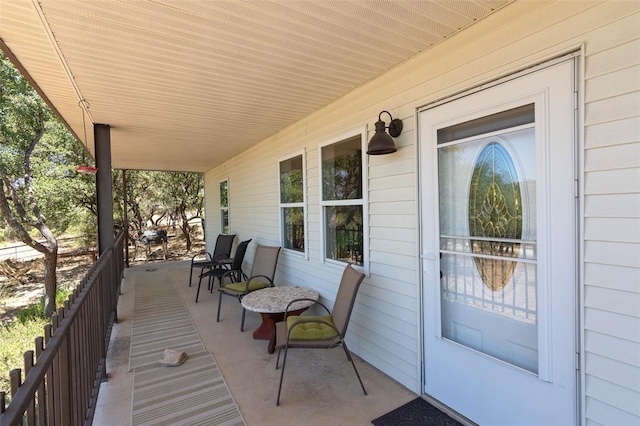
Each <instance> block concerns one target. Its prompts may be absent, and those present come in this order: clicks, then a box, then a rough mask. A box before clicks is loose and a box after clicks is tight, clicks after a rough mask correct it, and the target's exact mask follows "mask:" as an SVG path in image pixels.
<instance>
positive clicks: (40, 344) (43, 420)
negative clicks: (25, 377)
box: [36, 337, 47, 425]
mask: <svg viewBox="0 0 640 426" xmlns="http://www.w3.org/2000/svg"><path fill="white" fill-rule="evenodd" d="M43 350H44V338H43V337H36V362H37V361H38V360H39V359H40V355H42V351H43ZM44 383H45V382H44V380H43V381H42V382H41V383H40V385H39V386H38V391H37V400H38V405H37V407H38V424H39V425H46V424H47V396H46V392H45V386H44Z"/></svg>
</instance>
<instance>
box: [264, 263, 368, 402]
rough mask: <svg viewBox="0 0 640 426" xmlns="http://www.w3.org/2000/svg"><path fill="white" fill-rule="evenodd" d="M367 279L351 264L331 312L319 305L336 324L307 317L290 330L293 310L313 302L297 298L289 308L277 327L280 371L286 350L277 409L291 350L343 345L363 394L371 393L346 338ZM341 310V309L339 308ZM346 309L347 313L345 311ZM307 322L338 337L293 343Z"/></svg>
mask: <svg viewBox="0 0 640 426" xmlns="http://www.w3.org/2000/svg"><path fill="white" fill-rule="evenodd" d="M363 280H364V274H363V273H361V272H358V271H356V270H355V269H353V267H352V266H351V265H347V267H346V268H345V270H344V272H343V273H342V278H341V280H340V286H339V287H338V293H337V295H336V300H335V302H334V306H333V310H332V311H330V310H329V308H327V307H326V306H325V305H324V304H322V303H320V302H316V303H317V304H318V305H320V306H321V307H322V308H324V310H325V311H326V312H327V313H328V314H331V315H332V317H333V322H331V323H330V322H327V321H321V320H318V319H305V317H304V316H301V317H300V319H298V320H297V321H296V322H294V323H293V324H292V325H291V328H287V316H288V312H289V307H290V306H291V305H292V304H294V303H296V302H298V301H301V300H311V299H296V300H292V301H291V302H290V303H289V304H288V305H287V309H286V311H285V319H284V321H281V322H279V323H277V324H276V348H278V357H277V359H276V370H277V369H278V366H279V364H280V354H281V352H282V349H284V358H283V360H282V371H281V372H280V384H279V385H278V398H277V400H276V406H279V405H280V394H281V393H282V382H283V379H284V370H285V366H286V363H287V354H288V351H289V348H305V349H333V348H335V347H337V346H342V348H343V349H344V352H345V354H346V355H347V359H348V360H349V362H351V365H352V366H353V371H355V373H356V376H357V377H358V381H359V382H360V386H361V387H362V391H363V392H364V394H365V395H367V390H366V389H365V388H364V384H363V383H362V379H361V378H360V374H359V373H358V369H357V368H356V364H355V363H354V362H353V357H352V356H351V352H349V349H348V348H347V344H346V342H345V336H346V334H347V327H348V325H349V320H350V319H351V313H352V311H353V305H354V304H355V300H356V296H357V294H358V289H359V288H360V284H362V281H363ZM336 308H337V309H336ZM343 310H344V312H343ZM303 323H319V324H324V325H327V326H329V327H331V328H333V329H334V330H335V331H336V333H338V335H337V336H336V337H333V338H330V339H324V340H293V339H291V331H292V330H293V329H294V328H295V327H296V326H297V325H298V324H303Z"/></svg>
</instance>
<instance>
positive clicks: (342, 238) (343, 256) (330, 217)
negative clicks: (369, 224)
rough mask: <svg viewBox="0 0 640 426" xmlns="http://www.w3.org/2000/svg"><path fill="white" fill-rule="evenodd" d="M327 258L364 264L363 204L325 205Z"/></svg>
mask: <svg viewBox="0 0 640 426" xmlns="http://www.w3.org/2000/svg"><path fill="white" fill-rule="evenodd" d="M324 211H325V223H326V234H327V245H326V254H325V255H326V257H327V259H334V260H340V261H343V262H350V263H353V264H356V265H363V244H362V240H363V237H362V231H363V226H362V206H327V207H325V210H324Z"/></svg>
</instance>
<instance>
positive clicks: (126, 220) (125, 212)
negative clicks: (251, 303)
mask: <svg viewBox="0 0 640 426" xmlns="http://www.w3.org/2000/svg"><path fill="white" fill-rule="evenodd" d="M127 192H128V188H127V170H126V169H122V193H123V196H122V204H123V206H122V209H123V211H122V218H123V219H124V262H125V266H126V267H127V268H128V267H129V215H128V210H129V209H128V208H127V201H128V199H127Z"/></svg>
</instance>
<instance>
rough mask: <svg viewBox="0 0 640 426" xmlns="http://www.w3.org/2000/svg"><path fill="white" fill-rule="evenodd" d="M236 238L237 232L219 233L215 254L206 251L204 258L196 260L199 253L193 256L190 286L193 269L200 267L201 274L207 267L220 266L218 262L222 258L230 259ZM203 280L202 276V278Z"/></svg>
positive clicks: (190, 278)
mask: <svg viewBox="0 0 640 426" xmlns="http://www.w3.org/2000/svg"><path fill="white" fill-rule="evenodd" d="M235 238H236V234H219V235H218V238H217V239H216V246H215V247H214V249H213V254H211V253H209V252H205V257H206V258H205V259H204V260H196V257H198V256H199V254H195V255H194V256H193V257H192V258H191V270H190V272H189V287H191V280H192V279H193V270H194V269H197V268H200V274H199V275H202V273H203V272H204V270H205V269H210V268H215V267H216V266H220V264H219V263H218V262H219V261H220V260H228V259H229V258H230V257H231V249H232V248H233V241H234V240H235ZM200 280H202V278H200ZM198 287H200V282H198Z"/></svg>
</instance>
